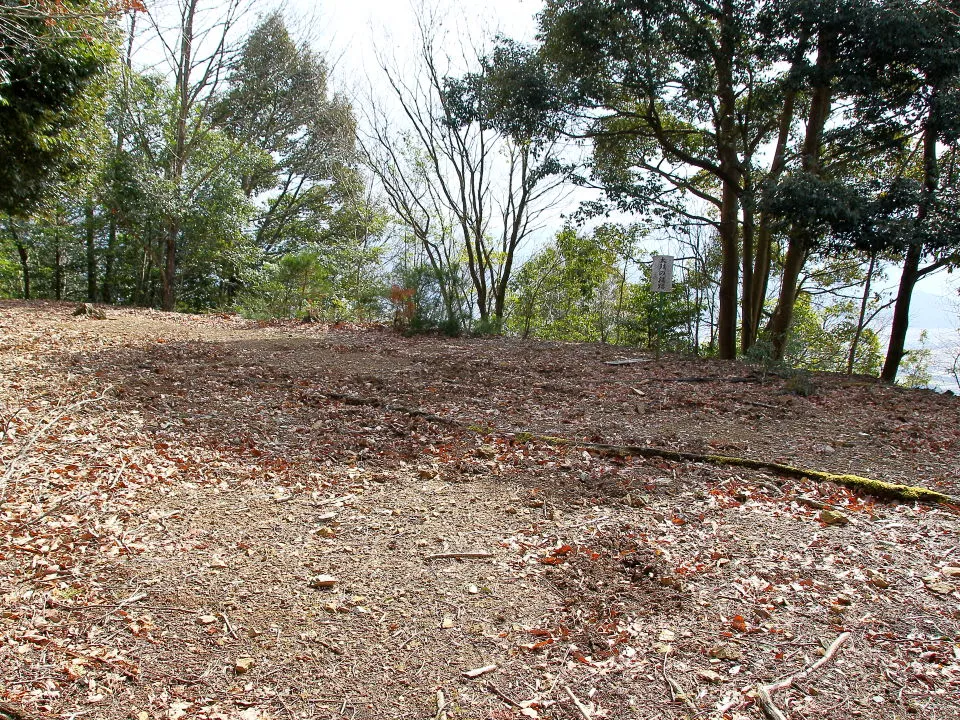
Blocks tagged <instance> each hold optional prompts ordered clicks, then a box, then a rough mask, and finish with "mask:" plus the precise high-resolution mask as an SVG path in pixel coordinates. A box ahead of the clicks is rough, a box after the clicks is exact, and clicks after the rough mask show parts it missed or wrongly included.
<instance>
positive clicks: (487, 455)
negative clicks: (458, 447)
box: [476, 445, 497, 460]
mask: <svg viewBox="0 0 960 720" xmlns="http://www.w3.org/2000/svg"><path fill="white" fill-rule="evenodd" d="M476 456H477V457H479V458H483V459H485V460H490V459H492V458H495V457H496V456H497V448H495V447H494V446H493V445H481V446H480V447H478V448H477V450H476Z"/></svg>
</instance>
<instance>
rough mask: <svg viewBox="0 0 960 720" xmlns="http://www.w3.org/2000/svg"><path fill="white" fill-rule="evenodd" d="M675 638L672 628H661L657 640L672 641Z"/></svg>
mask: <svg viewBox="0 0 960 720" xmlns="http://www.w3.org/2000/svg"><path fill="white" fill-rule="evenodd" d="M676 639H677V634H676V633H675V632H674V631H673V630H661V631H660V635H659V636H658V637H657V640H659V641H660V642H673V641H674V640H676Z"/></svg>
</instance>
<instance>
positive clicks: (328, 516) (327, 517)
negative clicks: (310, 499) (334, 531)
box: [317, 512, 339, 525]
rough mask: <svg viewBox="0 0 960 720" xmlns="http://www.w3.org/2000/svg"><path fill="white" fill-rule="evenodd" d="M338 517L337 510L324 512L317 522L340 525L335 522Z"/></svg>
mask: <svg viewBox="0 0 960 720" xmlns="http://www.w3.org/2000/svg"><path fill="white" fill-rule="evenodd" d="M336 519H337V514H336V513H335V512H328V513H324V514H323V515H320V516H318V517H317V523H318V524H320V525H339V523H337V522H335V521H336Z"/></svg>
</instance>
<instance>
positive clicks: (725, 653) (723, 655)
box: [709, 643, 743, 660]
mask: <svg viewBox="0 0 960 720" xmlns="http://www.w3.org/2000/svg"><path fill="white" fill-rule="evenodd" d="M709 655H710V657H712V658H717V659H718V660H740V659H741V658H742V657H743V652H742V651H741V650H740V648H738V647H737V646H736V645H732V644H730V643H717V644H716V645H714V646H713V647H712V648H710V651H709Z"/></svg>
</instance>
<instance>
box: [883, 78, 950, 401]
mask: <svg viewBox="0 0 960 720" xmlns="http://www.w3.org/2000/svg"><path fill="white" fill-rule="evenodd" d="M936 105H937V97H936V93H935V94H934V97H933V98H931V100H930V108H929V110H928V114H927V122H926V125H925V126H924V128H923V198H922V200H921V202H920V207H919V208H918V209H917V225H919V226H922V225H923V223H924V220H926V217H927V214H928V213H929V208H930V206H931V204H932V203H933V200H934V199H935V197H936V194H937V186H938V185H939V184H940V165H939V162H938V159H937V134H938V133H937V123H936V122H935V120H934V117H935V114H934V113H935V109H936ZM922 259H923V248H922V247H921V245H920V244H919V243H911V244H910V247H908V248H907V256H906V258H905V259H904V262H903V275H901V276H900V287H899V289H898V291H897V302H896V305H894V308H893V324H892V325H891V326H890V344H889V345H888V346H887V356H886V358H885V359H884V362H883V370H882V371H881V372H880V379H881V380H883V381H884V382H888V383H892V382H894V381H896V379H897V371H898V370H899V369H900V362H901V361H902V360H903V354H904V347H905V346H906V343H907V330H908V329H909V326H910V301H911V300H912V298H913V289H914V287H916V284H917V281H918V280H919V279H920V278H921V277H922V276H923V275H924V274H925V273H926V272H929V271H930V270H932V269H933V267H935V266H928V267H927V268H925V269H924V270H921V269H920V261H921V260H922Z"/></svg>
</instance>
